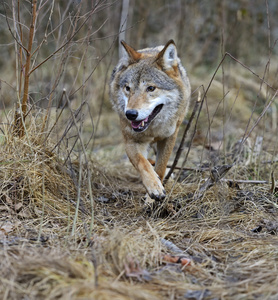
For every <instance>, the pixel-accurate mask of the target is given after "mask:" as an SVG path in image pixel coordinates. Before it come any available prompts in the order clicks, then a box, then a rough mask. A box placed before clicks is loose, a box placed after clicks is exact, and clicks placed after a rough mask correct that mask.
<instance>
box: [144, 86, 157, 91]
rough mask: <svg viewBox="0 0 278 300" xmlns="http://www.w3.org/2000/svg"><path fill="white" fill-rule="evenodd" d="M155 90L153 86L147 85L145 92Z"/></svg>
mask: <svg viewBox="0 0 278 300" xmlns="http://www.w3.org/2000/svg"><path fill="white" fill-rule="evenodd" d="M154 90H155V86H148V87H147V90H146V91H147V92H153V91H154Z"/></svg>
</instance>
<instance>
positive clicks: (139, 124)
mask: <svg viewBox="0 0 278 300" xmlns="http://www.w3.org/2000/svg"><path fill="white" fill-rule="evenodd" d="M148 119H149V117H147V118H146V119H144V120H141V121H132V122H131V126H132V128H135V129H136V128H138V127H140V126H142V127H143V124H142V123H143V122H144V123H145V122H148Z"/></svg>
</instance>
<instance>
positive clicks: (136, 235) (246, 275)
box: [0, 117, 278, 299]
mask: <svg viewBox="0 0 278 300" xmlns="http://www.w3.org/2000/svg"><path fill="white" fill-rule="evenodd" d="M29 120H31V121H30V123H29V124H27V128H28V130H27V135H26V136H25V137H24V138H22V139H19V138H17V137H14V136H13V135H12V134H11V132H10V131H9V130H10V128H9V127H5V128H4V129H3V130H4V131H3V135H2V138H1V142H2V145H1V172H0V174H1V175H0V176H1V182H2V184H1V219H0V221H1V223H0V229H1V230H0V244H1V251H0V255H1V259H0V261H1V263H0V264H1V266H0V283H1V284H0V294H1V296H2V297H1V298H2V299H23V298H26V299H277V297H278V288H277V286H278V279H277V278H278V277H277V262H278V250H277V249H278V248H277V245H278V238H277V230H278V223H277V209H278V201H277V195H276V196H275V195H274V194H273V193H271V192H270V187H271V184H270V183H269V184H260V185H254V184H239V185H234V186H232V187H229V186H228V185H227V183H226V182H224V181H220V182H219V183H217V184H215V185H214V186H213V187H212V188H211V189H209V190H207V191H206V192H205V193H204V194H203V197H201V198H199V199H195V200H194V198H193V196H194V193H195V192H196V191H198V188H199V186H200V185H201V184H202V183H203V182H204V180H205V179H206V178H208V176H209V173H208V171H203V172H201V173H198V174H197V173H196V172H193V171H187V173H185V174H183V176H184V178H185V180H184V181H182V182H180V181H178V182H177V183H176V184H175V185H174V186H173V183H174V180H173V179H171V180H170V181H169V182H168V183H167V186H166V190H167V192H168V195H169V197H168V205H167V206H165V209H164V211H163V213H162V215H160V216H159V217H158V216H157V215H156V214H155V213H154V210H153V211H152V210H150V208H149V207H147V206H146V205H145V204H144V201H143V200H142V195H144V189H143V188H142V186H141V183H140V180H139V179H138V176H137V174H136V173H135V172H134V170H133V169H132V168H131V166H130V164H129V163H128V162H127V160H126V157H125V156H124V155H123V149H122V146H121V145H119V146H118V148H117V146H115V147H114V149H107V148H106V147H105V148H104V149H105V152H107V151H108V153H113V157H112V158H111V159H110V161H108V160H107V157H108V156H109V155H108V154H104V153H103V155H102V157H103V160H106V164H105V165H104V164H103V163H102V162H101V163H100V162H97V161H96V159H95V158H94V159H93V160H91V161H89V162H88V163H89V169H90V170H91V174H92V176H91V177H92V180H91V187H92V194H93V200H94V207H93V224H92V207H91V203H90V197H89V194H90V192H89V186H88V184H87V182H88V181H87V179H88V178H87V176H88V172H87V167H88V166H86V165H85V164H83V165H82V166H80V164H79V162H74V163H71V164H68V163H67V164H65V163H64V160H63V159H62V158H61V157H58V156H57V155H56V154H55V153H54V152H53V151H51V149H53V145H52V144H51V139H49V140H47V142H46V143H42V135H40V134H39V130H38V127H39V124H40V122H39V121H38V120H39V118H38V117H36V118H34V117H30V118H29ZM105 143H106V142H105ZM117 149H118V150H117ZM109 151H110V152H109ZM192 151H193V152H194V151H196V150H194V149H193V150H192ZM207 151H208V150H207ZM197 152H198V151H197ZM209 152H211V151H209ZM117 153H118V156H117V155H116V154H117ZM99 157H101V155H99ZM247 160H248V157H243V158H242V161H241V162H240V163H239V164H238V165H236V166H234V167H233V168H232V169H231V170H230V172H229V173H228V175H227V176H226V178H233V179H248V177H249V179H250V177H251V178H252V176H253V177H254V172H255V170H256V169H257V167H258V166H257V165H256V163H249V164H247V165H246V161H247ZM113 161H114V164H113V165H112V162H113ZM273 169H275V168H274V167H273V164H265V165H264V166H263V167H261V171H260V172H261V177H269V176H268V175H267V174H268V173H270V172H271V171H272V170H273ZM80 172H82V183H81V184H78V183H77V182H78V178H79V175H78V174H79V173H80ZM188 172H189V173H188ZM78 189H80V192H79V194H80V205H79V207H78V208H77V206H76V203H77V198H78ZM175 211H176V213H175ZM75 216H77V219H76V218H75ZM74 224H75V225H74ZM90 226H92V231H90ZM165 241H168V242H165ZM169 242H170V243H169ZM165 254H171V255H178V256H183V257H186V258H188V259H190V264H189V265H182V264H181V263H173V262H172V263H171V262H169V261H168V260H167V259H166V261H165Z"/></svg>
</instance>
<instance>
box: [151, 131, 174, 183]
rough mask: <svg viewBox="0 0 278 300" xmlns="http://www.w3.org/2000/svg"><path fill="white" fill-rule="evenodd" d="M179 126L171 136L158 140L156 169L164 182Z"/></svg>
mask: <svg viewBox="0 0 278 300" xmlns="http://www.w3.org/2000/svg"><path fill="white" fill-rule="evenodd" d="M177 133H178V128H177V129H176V131H175V133H174V134H173V135H171V136H170V137H168V138H166V139H164V140H161V141H158V142H157V154H156V162H155V171H156V173H157V174H158V176H159V178H160V179H161V181H162V182H163V178H164V176H165V171H166V168H167V163H168V160H169V158H170V155H171V153H172V151H173V148H174V146H175V142H176V138H177Z"/></svg>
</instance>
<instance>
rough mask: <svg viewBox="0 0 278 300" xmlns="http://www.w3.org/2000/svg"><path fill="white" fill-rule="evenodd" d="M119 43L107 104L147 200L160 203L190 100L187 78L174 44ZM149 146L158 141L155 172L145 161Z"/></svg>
mask: <svg viewBox="0 0 278 300" xmlns="http://www.w3.org/2000/svg"><path fill="white" fill-rule="evenodd" d="M121 44H122V46H123V48H124V55H123V57H122V58H121V59H120V60H119V63H118V64H117V66H116V67H115V68H114V70H113V73H112V76H111V81H110V100H111V102H112V105H113V108H114V109H115V111H116V112H117V113H118V114H119V117H120V124H121V130H122V134H123V138H124V143H125V149H126V153H127V155H128V157H129V159H130V161H131V163H132V164H133V166H134V167H135V168H136V169H137V170H138V171H139V173H140V176H141V179H142V182H143V185H144V186H145V188H146V190H147V193H148V194H149V196H150V197H151V198H152V199H155V200H162V199H164V198H165V195H166V194H165V190H164V187H163V178H164V175H165V171H166V167H167V163H168V160H169V157H170V155H171V152H172V150H173V147H174V145H175V141H176V137H177V134H178V130H179V127H180V124H181V123H182V121H183V118H184V116H185V114H186V112H187V110H188V106H189V102H190V95H191V88H190V83H189V79H188V77H187V74H186V71H185V68H184V67H183V66H182V64H181V61H180V59H179V57H178V55H177V48H176V45H175V43H174V41H173V40H170V41H169V42H168V43H167V44H166V45H165V46H158V47H155V48H146V49H142V50H135V49H133V48H132V47H131V46H129V45H128V44H126V43H125V42H124V41H122V42H121ZM152 143H157V155H156V162H155V167H154V168H153V166H152V164H151V163H150V161H149V160H148V159H147V153H148V148H149V146H150V145H151V144H152Z"/></svg>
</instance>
